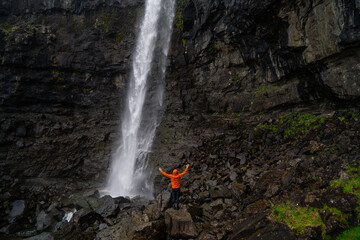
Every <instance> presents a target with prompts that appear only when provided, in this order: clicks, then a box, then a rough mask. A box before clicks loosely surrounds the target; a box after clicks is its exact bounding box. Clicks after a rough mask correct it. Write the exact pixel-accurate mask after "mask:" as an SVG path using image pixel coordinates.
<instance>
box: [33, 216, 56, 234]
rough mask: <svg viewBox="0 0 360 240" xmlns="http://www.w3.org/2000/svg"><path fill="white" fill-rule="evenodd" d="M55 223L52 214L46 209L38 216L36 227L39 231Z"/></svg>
mask: <svg viewBox="0 0 360 240" xmlns="http://www.w3.org/2000/svg"><path fill="white" fill-rule="evenodd" d="M53 223H54V220H53V218H52V216H51V215H50V214H47V213H45V211H41V212H40V213H39V214H38V215H37V217H36V229H37V230H38V231H42V230H45V229H48V228H49V227H50V226H51V225H52V224H53Z"/></svg>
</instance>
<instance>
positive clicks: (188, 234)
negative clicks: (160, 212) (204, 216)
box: [165, 209, 198, 238]
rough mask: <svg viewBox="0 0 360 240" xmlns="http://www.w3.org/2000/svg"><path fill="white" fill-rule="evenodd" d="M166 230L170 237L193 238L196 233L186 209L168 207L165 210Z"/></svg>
mask: <svg viewBox="0 0 360 240" xmlns="http://www.w3.org/2000/svg"><path fill="white" fill-rule="evenodd" d="M165 224H166V231H167V233H168V234H169V235H170V236H171V237H176V238H195V237H197V235H198V233H197V230H196V227H195V224H194V222H193V220H192V218H191V215H190V213H189V212H188V211H187V210H186V209H180V210H174V209H168V210H166V212H165Z"/></svg>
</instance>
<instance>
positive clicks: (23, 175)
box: [0, 0, 360, 239]
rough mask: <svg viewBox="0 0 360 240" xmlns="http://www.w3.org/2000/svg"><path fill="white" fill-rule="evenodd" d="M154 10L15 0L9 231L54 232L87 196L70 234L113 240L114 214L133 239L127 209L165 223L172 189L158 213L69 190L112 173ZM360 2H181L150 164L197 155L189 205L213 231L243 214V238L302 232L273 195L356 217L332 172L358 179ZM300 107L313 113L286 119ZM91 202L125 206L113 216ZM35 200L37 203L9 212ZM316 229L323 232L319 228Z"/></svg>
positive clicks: (5, 134)
mask: <svg viewBox="0 0 360 240" xmlns="http://www.w3.org/2000/svg"><path fill="white" fill-rule="evenodd" d="M143 6H144V1H143V0H137V1H135V0H111V1H100V0H95V1H90V0H86V1H80V0H67V1H60V0H55V1H47V0H45V1H43V0H42V1H40V0H32V1H19V0H12V1H10V0H9V1H1V2H0V60H1V61H0V110H1V112H0V114H1V115H0V127H1V128H0V174H1V176H2V177H1V180H2V183H3V185H2V186H1V189H0V193H1V195H0V199H1V200H2V201H4V204H3V205H1V206H0V210H1V212H4V213H5V214H4V215H1V218H0V227H1V229H0V230H1V231H0V232H1V233H5V234H15V233H16V234H18V232H19V231H20V230H21V231H22V230H24V229H28V228H30V227H33V226H34V224H35V222H36V224H37V225H39V226H40V227H38V229H37V230H38V233H39V232H40V231H45V230H46V229H47V230H48V229H49V228H50V227H49V226H50V225H55V224H54V221H52V220H51V219H54V218H56V219H57V220H56V221H57V222H59V219H62V217H63V216H64V212H65V211H67V210H68V208H69V207H71V208H72V207H73V206H76V207H78V209H79V206H80V208H81V209H83V211H81V212H80V211H79V212H80V213H78V214H79V215H78V217H79V218H80V219H81V220H80V222H79V223H77V222H76V223H74V222H72V223H71V224H73V225H67V226H68V227H64V228H63V229H62V230H61V231H62V232H61V233H58V234H60V235H59V236H58V237H55V239H64V236H72V235H71V234H72V233H71V231H73V229H72V227H74V229H75V230H74V231H75V233H76V234H79V236H80V235H81V236H83V237H84V236H88V235H86V234H90V235H91V234H92V235H91V236H92V239H93V238H94V237H95V235H96V234H97V233H98V232H99V231H100V233H99V234H100V235H99V236H102V235H104V236H105V237H104V239H106V237H107V236H108V235H106V234H107V233H106V231H105V233H106V234H105V233H104V232H101V230H100V226H97V225H96V224H98V225H99V223H102V224H105V225H106V224H107V225H108V226H112V225H114V226H113V227H111V229H110V228H109V229H110V230H113V231H115V232H116V234H114V233H111V234H113V235H114V236H123V232H122V231H123V230H122V227H121V226H120V227H119V225H116V224H120V225H121V224H122V222H120V223H119V218H122V217H124V218H123V221H128V218H131V217H134V218H136V219H137V220H138V221H140V220H141V221H140V222H141V224H144V226H148V224H149V222H148V220H149V218H150V221H151V223H152V224H154V225H152V227H153V228H157V230H159V233H161V235H162V234H163V233H164V226H163V225H164V223H163V222H162V221H163V219H162V217H163V216H162V215H161V214H162V211H163V210H164V208H166V203H167V202H166V201H167V200H168V198H166V197H168V195H166V194H167V193H166V192H165V193H164V192H162V193H161V194H162V195H159V196H160V197H158V198H157V200H158V201H160V203H158V202H153V203H152V204H150V205H148V206H147V208H146V209H145V210H144V209H143V207H141V206H142V205H141V204H142V203H141V202H140V203H138V202H136V201H135V202H132V203H131V204H129V202H128V200H124V199H116V201H114V200H111V199H107V200H106V201H105V200H104V201H105V203H104V202H102V201H103V200H95V199H96V198H95V197H94V196H93V198H91V199H90V200H89V199H88V200H86V199H85V200H84V199H83V198H82V197H83V196H80V194H79V195H74V196H72V197H73V199H75V200H76V202H75V203H74V202H69V200H68V199H65V200H64V199H63V198H62V199H61V200H59V198H58V196H57V195H56V194H55V193H59V192H62V193H64V189H65V190H66V193H68V192H71V191H74V190H78V189H84V188H86V187H88V186H90V187H94V185H97V184H101V183H102V182H103V180H104V179H105V176H106V172H107V168H108V164H109V160H110V155H111V150H112V147H113V146H114V144H115V142H116V140H117V139H118V135H119V133H118V126H119V123H120V120H121V113H122V111H121V110H122V108H123V99H124V94H125V89H126V85H127V81H128V79H129V72H130V64H131V57H132V51H133V49H134V44H135V39H136V33H137V31H138V25H137V23H138V22H139V20H140V19H141V17H142V13H143ZM359 9H360V5H359V1H357V0H346V1H345V0H328V1H324V0H289V1H287V0H225V1H220V0H210V1H208V0H178V2H177V7H176V19H175V23H174V25H175V26H174V32H173V38H172V45H171V49H170V55H169V64H168V72H167V77H166V79H165V81H166V90H165V94H166V99H165V109H164V116H163V119H162V122H161V124H160V126H159V128H158V132H157V136H156V139H155V142H154V146H153V152H152V153H151V155H150V164H152V165H153V166H154V167H156V168H154V169H157V167H158V166H160V165H161V166H162V167H163V168H164V169H165V170H170V169H172V168H174V167H178V168H181V167H183V166H184V165H185V163H188V162H190V163H191V174H188V175H186V177H184V182H185V183H184V185H182V186H184V193H185V194H184V196H183V197H182V199H181V201H182V203H185V204H187V206H188V208H189V212H190V213H191V215H192V216H193V218H194V216H196V218H195V224H196V227H197V229H198V230H200V232H201V234H200V235H199V239H215V236H216V238H217V239H220V238H223V239H226V238H229V237H230V236H231V232H232V230H233V225H234V221H233V219H242V220H244V221H243V223H242V224H240V225H237V227H236V228H235V229H234V232H233V233H232V235H233V239H237V238H240V237H244V236H246V237H248V235H249V236H250V235H251V234H255V233H258V232H259V231H262V233H264V236H266V234H269V235H268V236H272V235H271V234H275V235H276V234H277V232H282V233H283V236H285V237H284V239H293V238H294V239H295V236H294V235H293V233H291V231H290V230H289V229H288V228H285V227H284V225H276V224H275V225H274V224H272V223H270V222H269V221H268V216H269V211H270V210H269V209H270V206H269V205H270V202H272V203H282V202H284V200H291V201H292V202H294V203H299V204H303V205H304V204H305V205H306V206H308V205H311V206H313V205H314V206H313V207H319V206H320V205H319V204H320V203H322V202H325V203H326V204H328V205H329V206H330V205H331V207H336V208H339V209H340V210H341V211H342V212H344V213H346V214H348V215H349V216H350V217H349V218H351V219H352V220H351V219H350V220H351V221H350V220H349V224H350V225H356V224H357V223H356V220H354V219H356V214H357V213H356V207H357V203H356V199H355V197H354V196H353V195H351V196H349V195H346V196H345V195H344V194H343V193H342V191H341V190H333V189H332V188H330V187H329V183H330V181H332V180H334V179H338V178H340V177H342V178H344V179H346V176H347V177H348V178H350V177H351V176H350V175H351V174H352V173H351V174H350V175H349V173H346V171H345V170H344V169H345V168H346V166H348V165H349V164H357V162H358V160H359V156H360V154H359V150H358V145H359V141H360V139H359V137H358V136H359V100H360V81H359V79H360V77H359V76H360V61H359V59H360V58H359V57H360V49H359V47H360V46H359V44H360V12H359V11H360V10H359ZM341 108H345V109H346V111H345V112H344V111H338V110H339V109H341ZM350 110H351V111H350ZM297 112H311V113H313V114H314V115H311V114H310V115H309V114H307V113H306V114H304V113H299V114H292V115H288V116H286V117H284V116H285V115H287V114H289V113H297ZM289 119H290V120H289ZM297 121H299V122H300V123H299V122H297ZM259 123H260V124H259ZM295 123H296V124H298V125H296V126H295V127H294V126H293V125H292V124H295ZM286 124H287V125H286ZM301 124H303V125H305V126H303V125H301ZM299 125H301V126H302V127H304V129H302V130H301V131H303V132H298V128H299ZM289 129H290V133H288V132H286V131H289ZM285 133H286V134H285ZM295 133H296V134H295ZM287 134H290V135H287ZM297 135H299V136H297ZM186 178H187V179H186ZM53 179H55V180H53ZM74 179H75V180H76V181H75V182H74V181H73V180H74ZM82 181H85V182H87V183H81V182H82ZM94 182H96V183H94ZM155 183H156V184H155V186H156V193H159V192H161V191H162V190H163V189H165V188H166V186H167V185H168V182H167V181H166V180H165V179H163V178H162V177H159V176H157V175H156V174H155ZM27 194H29V195H27ZM36 194H38V195H36ZM88 195H89V194H88ZM88 195H87V196H88ZM22 199H26V201H25V202H24V201H23V200H22ZM28 199H29V200H28ZM54 199H56V200H54ZM73 199H72V200H73ZM159 199H160V200H159ZM329 199H335V200H334V201H329ZM86 201H88V202H86ZM97 201H99V203H98V202H97ZM5 202H8V204H5ZM9 202H10V203H11V205H9ZM39 202H44V203H41V206H40V205H39ZM100 202H101V203H100ZM110 202H112V205H111V204H110ZM115 202H116V204H115ZM164 202H165V203H164ZM53 203H54V204H53ZM344 203H345V204H344ZM56 204H57V205H56ZM91 204H93V205H94V206H96V207H99V206H98V205H97V204H104V205H106V206H105V207H101V209H102V210H104V209H105V210H106V211H108V210H109V209H110V210H111V211H110V210H109V212H107V213H106V214H105V213H101V214H102V216H99V213H96V214H95V213H94V212H91V211H92V210H94V209H95V208H94V206H92V205H91ZM110 205H111V206H110ZM140 205H141V206H140ZM345 205H346V207H343V206H345ZM19 206H20V207H19ZM21 206H23V207H22V210H23V211H24V209H25V213H23V212H21V214H19V215H17V216H16V217H14V218H13V217H12V216H10V215H11V212H12V209H15V210H16V209H18V208H21ZM51 206H52V207H51ZM54 206H57V207H54ZM89 206H90V207H89ZM129 206H132V207H133V208H131V209H130V210H129V209H128V208H129ZM159 206H161V209H158V208H159ZM16 207H17V208H16ZM107 207H109V209H106V208H107ZM88 208H90V209H91V210H89V209H88ZM49 209H50V210H49ZM56 209H57V210H56ZM66 209H67V210H66ZM84 209H86V210H84ZM134 209H135V210H136V212H137V213H136V214H138V215H136V216H132V214H133V212H131V211H132V210H134ZM40 210H42V211H41V212H40ZM106 211H105V212H106ZM39 212H40V213H41V214H42V215H41V214H40V213H39ZM119 212H121V214H120V213H119ZM118 213H119V215H117V214H118ZM141 214H145V215H146V216H145V215H141ZM256 214H260V215H256ZM326 214H327V215H326V217H324V219H325V218H326V219H330V220H331V219H333V217H334V216H333V215H331V213H326ZM329 214H330V215H329ZM9 216H10V217H9ZM39 216H40V217H39ZM44 216H46V218H49V219H50V220H51V221H50V220H49V219H48V222H47V223H46V224H48V225H46V224H45V222H46V221H47V220H46V219H45V217H44ZM49 216H50V217H49ZM104 216H105V217H104ZM254 216H255V217H254ZM324 216H325V215H324ZM105 218H106V219H105ZM14 219H15V220H16V221H15V220H14ZM330 220H329V221H328V222H327V223H326V224H330V225H331V226H330V227H331V228H330V227H329V230H326V231H329V234H332V236H336V235H338V233H339V232H340V230H341V229H342V228H341V223H339V222H337V223H333V222H331V221H332V220H331V221H330ZM94 222H97V223H94ZM209 222H210V223H211V224H208V223H209ZM257 222H261V224H260V225H256V226H255V225H254V223H257ZM19 224H20V225H19ZM76 224H78V225H76ZM89 224H95V225H96V226H97V227H99V228H96V227H93V228H92V227H89V226H90V225H89ZM80 225H81V226H80ZM100 225H101V224H100ZM129 225H132V224H131V222H129ZM350 225H349V226H350ZM144 226H143V227H144ZM156 226H157V227H156ZM249 226H254V228H251V229H249ZM264 226H265V227H264ZM46 227H47V228H46ZM89 229H90V230H89ZM94 229H95V230H94ZM98 229H99V230H98ZM109 229H108V230H109ZM144 229H145V230H144ZM144 229H143V230H144V232H145V231H147V230H148V228H146V227H144ZM339 229H340V230H339ZM85 230H88V231H87V232H86V231H85ZM105 230H106V228H105ZM110 230H109V231H110ZM313 230H314V229H313ZM52 231H55V230H53V229H52ZM84 231H85V232H84ZM134 231H135V230H134ZM200 232H199V233H200ZM320 232H321V230H320ZM35 233H36V230H34V232H33V234H32V233H29V235H35ZM75 233H74V234H75ZM61 234H63V235H61ZM68 234H70V235H68ZM82 234H85V235H82ZM142 234H145V233H142ZM154 234H155V232H154ZM307 234H308V235H307V236H306V237H308V238H312V239H319V238H321V233H320V234H319V229H316V228H315V230H314V231H310V232H309V233H307ZM90 235H89V236H90ZM155 235H156V234H155ZM55 236H56V234H55ZM254 236H255V235H254ZM290 237H291V238H290ZM73 238H74V239H75V238H76V237H73ZM274 238H278V236H277V237H274ZM98 239H101V237H99V238H98ZM154 239H156V237H154ZM254 239H257V238H255V237H254ZM258 239H261V237H259V238H258ZM279 239H280V238H279Z"/></svg>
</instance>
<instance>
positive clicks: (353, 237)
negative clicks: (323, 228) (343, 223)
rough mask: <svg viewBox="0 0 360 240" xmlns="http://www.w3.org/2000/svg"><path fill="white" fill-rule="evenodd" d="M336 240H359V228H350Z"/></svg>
mask: <svg viewBox="0 0 360 240" xmlns="http://www.w3.org/2000/svg"><path fill="white" fill-rule="evenodd" d="M336 239H337V240H359V239H360V227H359V226H358V227H354V228H351V229H349V230H347V231H345V232H343V233H342V234H341V235H340V236H338V237H337V238H336Z"/></svg>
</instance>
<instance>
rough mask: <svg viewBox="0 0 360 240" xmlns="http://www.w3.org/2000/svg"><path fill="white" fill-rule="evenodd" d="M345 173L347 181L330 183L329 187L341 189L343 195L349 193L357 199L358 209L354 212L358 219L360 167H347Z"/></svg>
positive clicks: (359, 209)
mask: <svg viewBox="0 0 360 240" xmlns="http://www.w3.org/2000/svg"><path fill="white" fill-rule="evenodd" d="M346 171H347V173H348V174H349V178H348V179H345V180H341V179H338V180H334V181H331V183H330V186H332V187H341V188H342V189H343V192H344V193H350V194H353V195H355V196H356V197H357V199H358V200H357V201H358V207H357V209H356V210H357V212H358V218H359V219H360V176H359V172H360V166H349V167H347V169H346Z"/></svg>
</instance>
